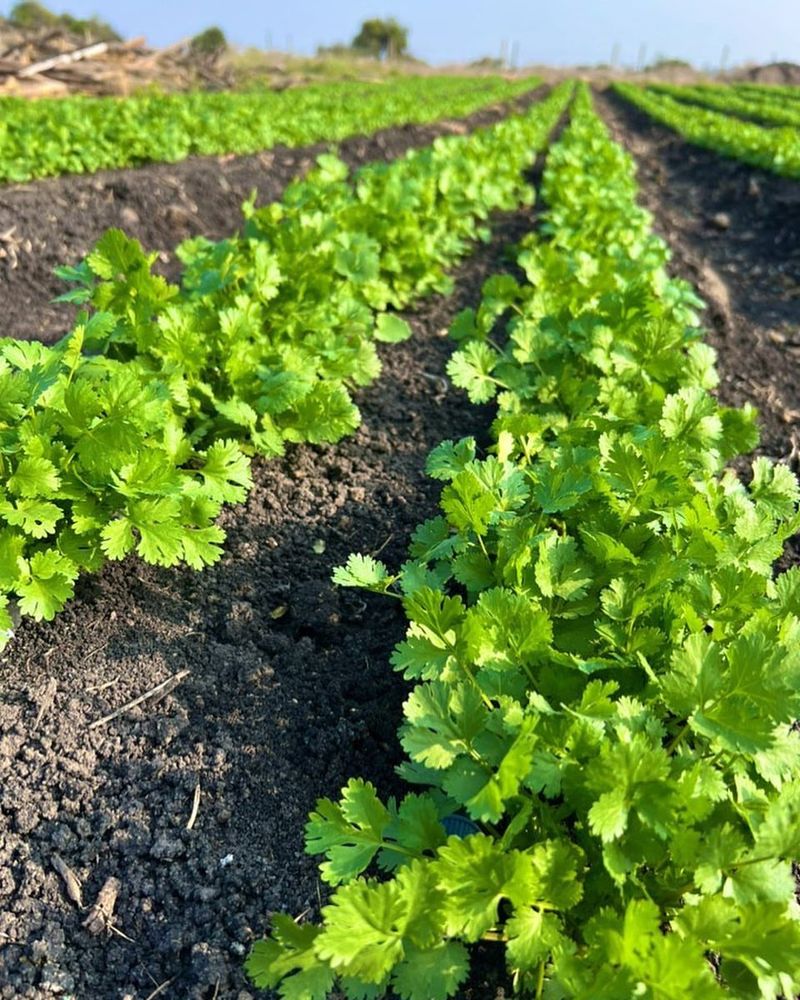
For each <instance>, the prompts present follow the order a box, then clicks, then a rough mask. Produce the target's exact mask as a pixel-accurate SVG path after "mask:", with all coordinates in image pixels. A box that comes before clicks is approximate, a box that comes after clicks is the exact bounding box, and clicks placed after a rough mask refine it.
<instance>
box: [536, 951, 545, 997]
mask: <svg viewBox="0 0 800 1000" xmlns="http://www.w3.org/2000/svg"><path fill="white" fill-rule="evenodd" d="M543 993H544V960H542V961H541V962H540V963H539V968H538V970H537V973H536V1000H542V994H543Z"/></svg>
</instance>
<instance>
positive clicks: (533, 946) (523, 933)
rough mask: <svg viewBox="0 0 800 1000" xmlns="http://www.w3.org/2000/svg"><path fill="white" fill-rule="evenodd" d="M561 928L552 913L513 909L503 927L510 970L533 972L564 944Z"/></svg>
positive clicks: (530, 909)
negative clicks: (554, 950)
mask: <svg viewBox="0 0 800 1000" xmlns="http://www.w3.org/2000/svg"><path fill="white" fill-rule="evenodd" d="M561 927H562V925H561V920H560V919H559V917H558V916H557V915H556V914H555V913H543V912H542V911H541V910H535V909H533V908H532V907H528V908H526V909H520V910H516V911H515V912H514V916H513V917H512V918H511V919H510V920H508V921H507V922H506V925H505V933H506V935H507V936H508V944H507V945H506V955H507V956H508V964H509V965H510V966H511V968H513V969H520V970H522V971H523V972H533V971H534V970H536V969H537V968H538V967H539V965H540V963H542V962H545V961H547V959H548V957H549V956H550V954H551V952H552V951H553V949H554V948H556V947H558V946H560V945H562V943H563V941H564V937H563V934H562V930H561Z"/></svg>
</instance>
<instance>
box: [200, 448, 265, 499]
mask: <svg viewBox="0 0 800 1000" xmlns="http://www.w3.org/2000/svg"><path fill="white" fill-rule="evenodd" d="M200 456H201V458H202V459H203V464H202V466H200V468H199V469H198V473H199V475H200V476H201V478H202V481H203V485H204V489H205V491H206V493H207V495H208V496H209V497H210V498H211V499H212V500H217V501H219V502H220V503H242V502H243V501H244V500H245V498H246V497H247V494H248V492H249V490H250V487H251V486H252V485H253V481H252V479H251V477H250V463H249V461H248V460H247V457H246V456H245V455H243V454H242V452H241V451H240V449H239V446H238V445H237V444H236V442H235V441H215V442H214V444H212V445H211V447H210V448H209V449H208V450H207V451H206V452H201V453H200Z"/></svg>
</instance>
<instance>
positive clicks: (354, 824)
mask: <svg viewBox="0 0 800 1000" xmlns="http://www.w3.org/2000/svg"><path fill="white" fill-rule="evenodd" d="M390 819H391V815H390V813H389V810H388V809H387V808H386V807H385V806H384V805H383V804H382V803H381V802H380V800H379V799H378V797H377V795H376V793H375V788H374V786H373V785H371V784H370V783H369V782H365V781H360V780H358V779H351V780H350V781H349V782H348V784H347V786H346V787H345V788H344V789H342V799H341V802H340V803H339V804H338V805H336V804H334V803H333V802H330V801H329V800H328V799H320V800H319V801H318V802H317V808H316V811H315V812H312V813H311V816H310V818H309V821H308V824H307V825H306V851H307V852H308V853H309V854H324V855H325V856H326V858H327V860H326V861H325V862H323V863H322V865H321V866H320V868H321V871H322V878H323V879H324V880H325V881H326V882H328V883H329V884H330V885H339V884H340V883H342V882H349V881H351V880H352V879H354V878H355V877H356V876H357V875H360V874H361V873H362V872H363V871H364V869H365V868H367V867H368V865H369V864H370V863H371V861H372V860H373V858H374V857H375V855H376V853H377V852H378V850H379V849H380V847H381V846H382V845H383V842H384V831H385V830H386V828H387V826H388V825H389V822H390Z"/></svg>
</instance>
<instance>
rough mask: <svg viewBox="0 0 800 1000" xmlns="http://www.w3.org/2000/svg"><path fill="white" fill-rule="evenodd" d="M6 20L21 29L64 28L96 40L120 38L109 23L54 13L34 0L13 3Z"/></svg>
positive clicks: (97, 19) (21, 0) (115, 39)
mask: <svg viewBox="0 0 800 1000" xmlns="http://www.w3.org/2000/svg"><path fill="white" fill-rule="evenodd" d="M8 22H9V24H12V25H13V26H14V27H15V28H19V29H20V30H21V31H42V30H46V29H49V28H64V30H65V31H72V32H74V34H76V35H83V36H84V37H86V38H91V39H93V40H94V41H98V42H118V41H119V38H120V36H119V35H118V34H117V32H116V31H115V30H114V29H113V28H112V27H111V25H110V24H107V23H106V22H105V21H101V20H100V19H99V18H97V17H90V18H86V19H82V18H78V17H73V16H72V14H54V13H53V11H51V10H49V9H48V8H47V7H45V6H44V4H41V3H37V2H36V0H20V2H19V3H16V4H14V6H13V7H12V8H11V13H10V14H9V15H8Z"/></svg>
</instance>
